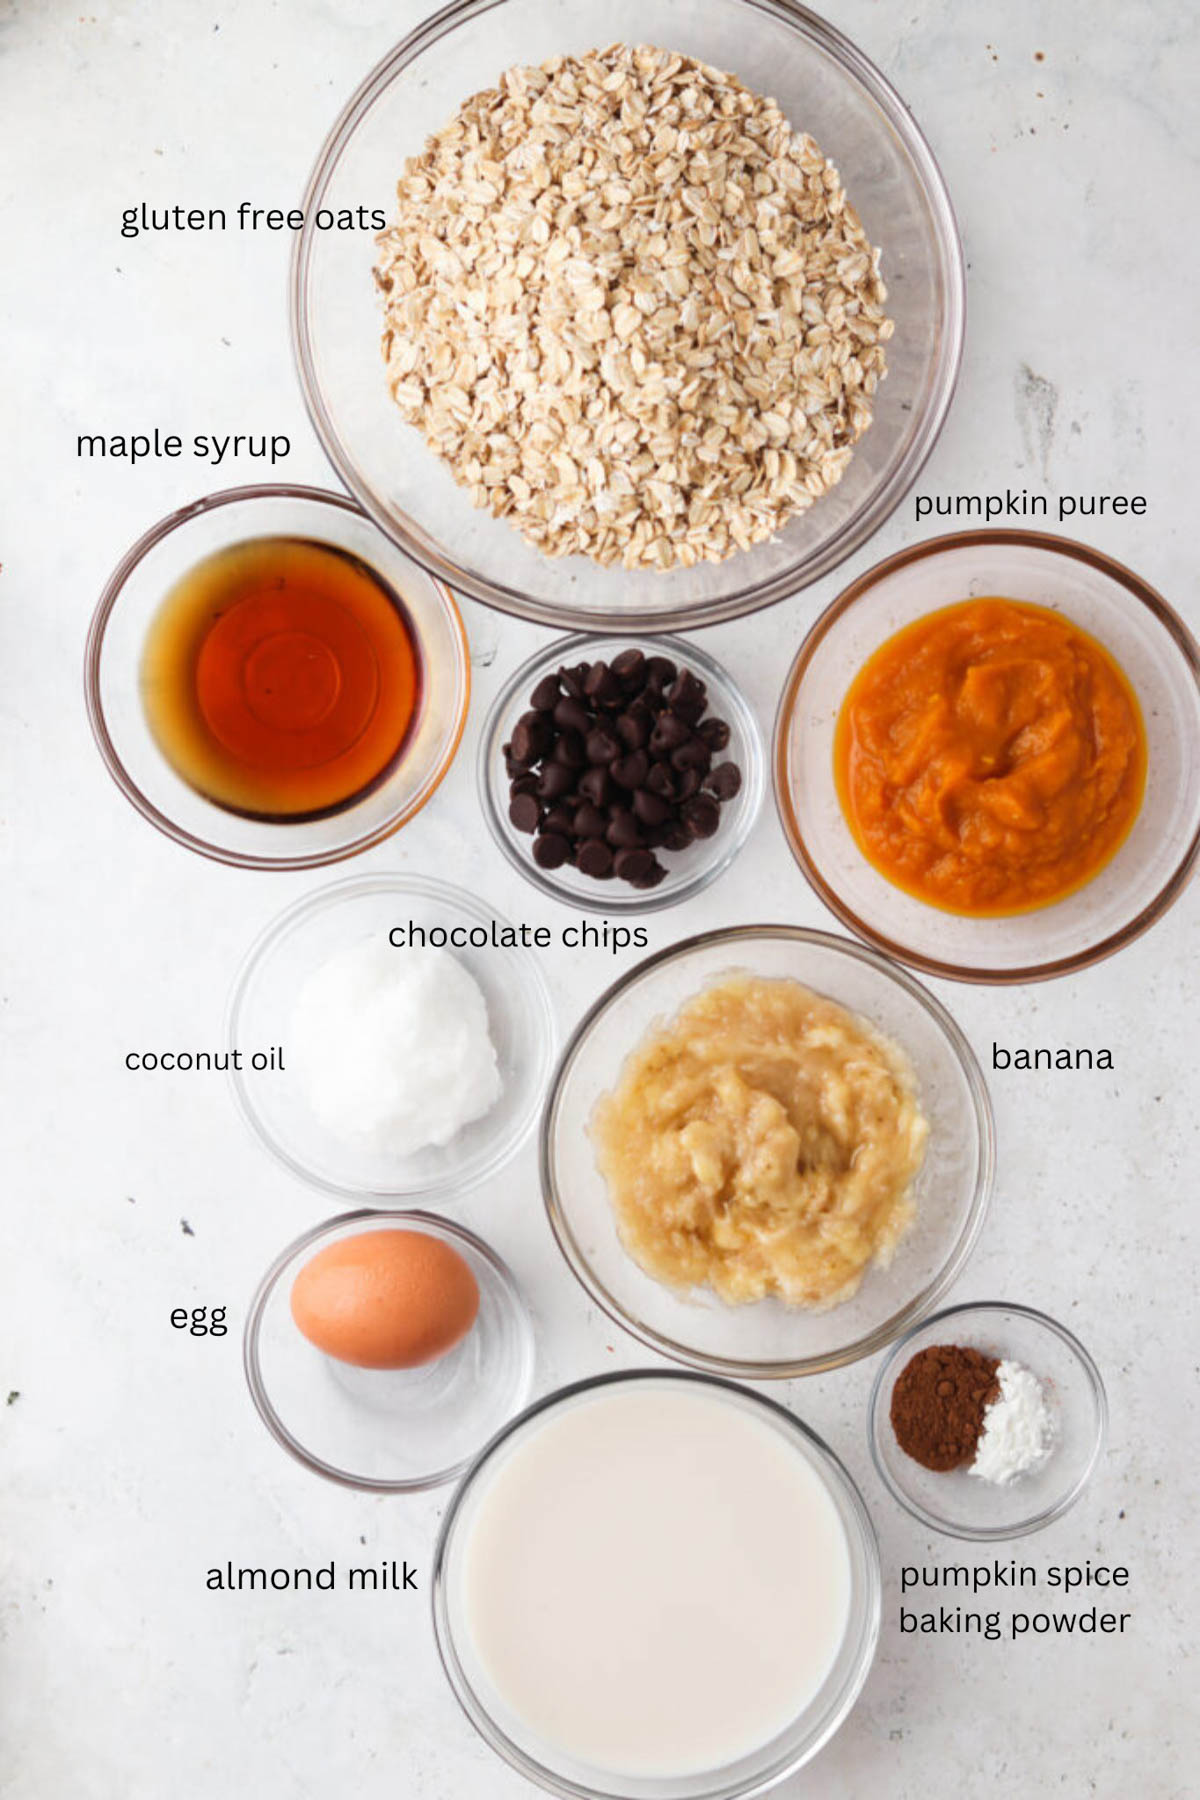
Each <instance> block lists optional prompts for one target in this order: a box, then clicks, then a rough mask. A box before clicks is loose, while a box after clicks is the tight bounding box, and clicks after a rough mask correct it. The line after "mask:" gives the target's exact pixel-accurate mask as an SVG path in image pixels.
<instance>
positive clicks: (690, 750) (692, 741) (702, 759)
mask: <svg viewBox="0 0 1200 1800" xmlns="http://www.w3.org/2000/svg"><path fill="white" fill-rule="evenodd" d="M711 762H712V751H711V750H710V749H709V747H708V745H707V744H706V743H705V741H704V739H703V738H701V737H694V738H689V739H688V741H687V743H686V744H680V746H679V748H678V750H672V752H671V767H672V768H673V769H680V770H683V769H699V770H700V771H701V773H702V774H703V773H707V770H708V767H709V764H710V763H711Z"/></svg>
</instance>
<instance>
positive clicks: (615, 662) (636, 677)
mask: <svg viewBox="0 0 1200 1800" xmlns="http://www.w3.org/2000/svg"><path fill="white" fill-rule="evenodd" d="M611 667H612V672H613V674H614V675H615V676H616V677H617V680H618V681H619V682H620V683H621V684H622V686H623V687H627V688H628V687H632V685H633V684H634V682H638V683H644V682H645V679H646V657H645V653H644V652H643V651H641V650H622V651H621V653H620V655H619V656H614V657H613V659H612V665H611Z"/></svg>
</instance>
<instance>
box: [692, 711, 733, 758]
mask: <svg viewBox="0 0 1200 1800" xmlns="http://www.w3.org/2000/svg"><path fill="white" fill-rule="evenodd" d="M696 730H697V731H698V732H699V733H700V736H701V737H702V738H703V739H704V741H705V743H706V744H707V745H708V747H709V749H710V750H711V751H712V753H713V755H714V756H717V755H718V754H719V753H720V752H721V751H722V750H724V749H725V748H726V747H727V745H728V743H729V727H728V725H727V724H726V723H725V721H724V719H701V721H700V723H699V725H697V727H696Z"/></svg>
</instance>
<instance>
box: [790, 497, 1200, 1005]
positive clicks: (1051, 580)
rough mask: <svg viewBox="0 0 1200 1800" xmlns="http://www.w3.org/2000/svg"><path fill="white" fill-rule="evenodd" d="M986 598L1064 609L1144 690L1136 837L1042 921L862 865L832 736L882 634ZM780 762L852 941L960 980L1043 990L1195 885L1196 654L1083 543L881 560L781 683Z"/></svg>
mask: <svg viewBox="0 0 1200 1800" xmlns="http://www.w3.org/2000/svg"><path fill="white" fill-rule="evenodd" d="M985 594H998V595H1001V596H1003V597H1005V598H1007V599H1011V600H1025V601H1030V602H1033V603H1035V604H1037V605H1039V606H1045V607H1050V608H1052V609H1053V610H1055V611H1062V612H1063V613H1064V614H1066V616H1067V617H1068V618H1069V619H1071V620H1072V622H1073V623H1074V624H1076V625H1079V626H1081V627H1082V628H1083V630H1085V631H1087V632H1090V633H1091V635H1092V636H1093V637H1095V638H1098V639H1099V640H1100V642H1101V643H1102V644H1104V645H1105V646H1106V648H1107V649H1108V650H1109V651H1110V652H1111V654H1112V655H1113V656H1114V657H1115V658H1116V660H1117V662H1118V663H1119V664H1120V666H1121V668H1122V669H1123V670H1124V672H1125V674H1126V675H1127V676H1128V678H1129V680H1130V681H1131V682H1132V684H1133V686H1134V688H1135V689H1136V690H1137V695H1138V699H1139V700H1140V702H1141V708H1142V717H1143V719H1144V721H1145V727H1146V737H1147V749H1148V757H1149V761H1148V769H1147V777H1146V793H1145V798H1144V800H1143V802H1142V809H1141V812H1140V813H1139V815H1138V818H1137V820H1136V822H1135V824H1134V827H1133V830H1132V831H1131V832H1130V834H1129V836H1128V837H1127V838H1126V840H1125V842H1124V844H1123V845H1122V846H1121V848H1120V850H1119V851H1118V852H1117V854H1116V856H1115V857H1113V859H1112V861H1111V862H1110V863H1108V864H1106V866H1105V867H1104V868H1103V869H1102V870H1101V871H1100V873H1099V874H1098V875H1096V876H1095V877H1094V879H1093V880H1091V881H1090V882H1088V884H1087V885H1086V886H1085V887H1082V888H1080V889H1079V890H1078V891H1077V892H1076V893H1074V894H1070V895H1068V896H1067V898H1066V899H1064V900H1060V901H1058V902H1056V903H1055V904H1053V905H1051V906H1045V907H1042V908H1040V909H1039V910H1038V911H1036V912H1028V913H1020V914H1017V915H1015V916H1013V917H1010V918H984V919H971V918H965V917H962V916H960V915H958V914H956V913H950V912H944V911H942V910H941V908H939V907H935V906H929V905H927V904H925V903H924V902H923V901H921V900H918V899H915V898H914V897H913V896H912V895H910V894H906V893H904V892H903V890H902V889H900V888H898V887H894V886H893V885H892V883H891V882H890V881H888V880H886V879H885V878H884V876H882V875H881V874H880V873H879V871H878V870H877V869H875V868H874V867H872V865H871V864H870V863H869V862H868V861H867V859H866V857H865V856H863V854H862V852H861V851H860V850H859V848H858V846H857V844H856V843H855V841H854V838H853V836H852V834H851V832H850V828H849V826H848V825H847V823H846V819H845V816H844V814H843V812H842V808H841V805H840V803H839V800H838V795H837V788H836V785H835V782H834V764H833V740H834V729H835V726H836V724H837V717H838V713H839V712H840V710H841V706H842V702H843V700H844V698H845V695H846V690H847V689H848V687H849V685H850V683H851V681H852V680H853V678H854V676H855V675H856V674H857V672H858V670H859V669H860V668H861V666H862V664H863V663H864V662H865V661H866V659H867V658H868V657H869V656H870V655H871V653H872V652H873V651H874V650H876V649H878V647H879V645H880V644H882V643H883V642H884V640H885V639H886V638H888V637H890V636H891V635H892V634H893V632H896V631H899V630H901V629H902V628H903V627H904V626H905V625H908V624H910V623H911V622H912V621H913V620H914V619H917V618H920V617H921V616H922V615H923V614H925V613H929V612H933V611H935V610H936V609H937V608H938V607H941V606H949V605H952V604H953V603H954V602H956V601H960V600H966V599H970V598H972V597H973V596H979V595H985ZM773 761H774V778H775V798H776V803H777V805H778V808H779V814H780V818H781V819H782V821H783V828H784V831H785V833H786V835H787V839H788V843H789V844H790V845H791V848H792V852H793V854H794V856H795V858H796V861H797V862H798V863H799V864H800V867H801V869H802V870H803V871H804V874H805V875H806V877H807V878H808V880H809V882H810V883H811V884H812V886H813V887H814V888H815V889H816V891H817V893H818V894H819V895H820V897H821V899H822V900H824V902H825V904H826V905H827V906H829V907H831V908H832V910H833V911H834V912H835V913H836V914H837V916H838V918H839V919H840V920H841V921H842V923H843V924H844V925H847V926H848V927H849V928H850V930H851V931H853V932H855V933H856V934H857V935H858V936H859V937H862V938H865V939H866V940H867V942H868V943H871V944H875V945H877V946H878V948H879V949H881V950H884V951H886V952H887V954H888V955H889V956H895V957H899V958H900V960H901V961H902V962H906V963H910V964H911V965H912V966H913V967H914V968H917V969H922V970H924V971H926V973H928V974H931V975H941V976H945V977H947V978H948V979H950V980H956V981H979V982H989V983H1002V982H1018V981H1040V980H1045V979H1047V978H1048V977H1050V976H1054V975H1064V974H1067V973H1069V972H1070V971H1072V970H1075V969H1082V968H1086V967H1087V966H1088V965H1089V964H1090V963H1094V962H1098V961H1099V960H1100V959H1101V958H1102V957H1105V956H1109V955H1111V954H1112V952H1113V951H1115V950H1119V949H1120V948H1121V947H1122V945H1124V944H1127V943H1129V942H1130V941H1131V940H1132V939H1133V938H1135V937H1137V936H1138V935H1139V933H1141V932H1143V931H1145V930H1147V928H1148V927H1149V926H1151V925H1153V924H1154V923H1155V921H1156V920H1157V919H1159V918H1161V917H1162V914H1163V913H1164V912H1165V911H1166V910H1167V908H1168V907H1169V906H1170V905H1171V903H1172V901H1173V900H1175V899H1176V898H1177V897H1178V895H1179V894H1180V893H1181V892H1182V891H1183V888H1184V887H1185V886H1186V884H1187V881H1188V878H1189V877H1190V875H1191V872H1192V869H1193V867H1194V865H1195V861H1196V856H1197V851H1198V850H1200V654H1198V652H1197V649H1196V645H1195V642H1194V641H1193V639H1192V637H1191V635H1190V633H1189V632H1188V629H1187V627H1186V626H1185V625H1184V624H1183V622H1182V620H1181V619H1179V618H1178V616H1177V615H1176V614H1175V613H1174V612H1173V611H1172V610H1171V608H1170V607H1169V606H1168V605H1167V603H1166V601H1165V600H1164V599H1163V598H1162V597H1161V595H1159V594H1156V593H1155V591H1154V589H1153V588H1151V587H1148V586H1147V585H1146V583H1145V582H1144V581H1142V580H1141V579H1140V578H1139V577H1138V576H1137V575H1134V574H1133V573H1132V572H1131V571H1130V570H1129V569H1126V568H1124V567H1122V565H1121V564H1120V563H1118V562H1114V561H1113V560H1112V558H1111V557H1107V556H1102V555H1101V554H1100V552H1099V551H1097V550H1092V549H1089V547H1088V546H1087V545H1086V544H1077V543H1073V542H1071V541H1070V540H1069V539H1067V538H1059V537H1048V536H1046V535H1045V534H1043V533H1041V532H1033V531H964V532H954V533H952V534H951V535H949V536H948V537H939V538H932V539H930V540H929V541H928V542H926V543H923V544H915V545H913V546H912V547H911V548H909V549H907V550H901V551H900V552H899V553H898V554H897V555H895V556H889V557H887V558H886V559H885V561H883V562H881V563H877V564H876V566H875V567H874V568H873V569H869V570H868V571H867V573H866V574H865V575H862V576H860V577H859V579H858V580H857V581H855V582H852V583H851V585H850V586H849V587H848V588H847V589H846V590H845V592H844V593H842V594H839V596H838V598H837V599H836V600H835V601H834V602H833V604H832V605H831V606H829V607H828V608H827V609H826V610H825V612H823V613H822V614H821V617H820V618H819V619H818V620H817V622H816V624H815V625H814V626H813V628H812V630H811V631H810V632H809V634H808V636H807V637H806V638H805V640H804V642H803V644H802V645H801V647H800V652H799V654H798V656H797V657H796V660H795V662H794V663H793V665H792V669H791V673H790V674H789V676H788V679H787V683H786V685H785V687H784V691H783V698H782V701H781V702H780V707H779V714H778V718H777V720H776V726H775V745H774V753H773Z"/></svg>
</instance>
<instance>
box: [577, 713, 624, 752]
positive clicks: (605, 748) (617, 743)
mask: <svg viewBox="0 0 1200 1800" xmlns="http://www.w3.org/2000/svg"><path fill="white" fill-rule="evenodd" d="M617 723H618V725H619V724H620V720H619V719H618V721H617ZM584 748H585V749H586V751H587V759H588V761H589V762H590V763H610V762H612V760H613V758H614V757H617V756H620V754H621V740H620V738H619V737H617V735H616V733H615V732H612V731H610V730H609V728H608V726H607V725H597V726H595V727H594V728H593V729H592V730H591V731H589V732H588V734H587V738H586V740H585V744H584Z"/></svg>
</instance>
